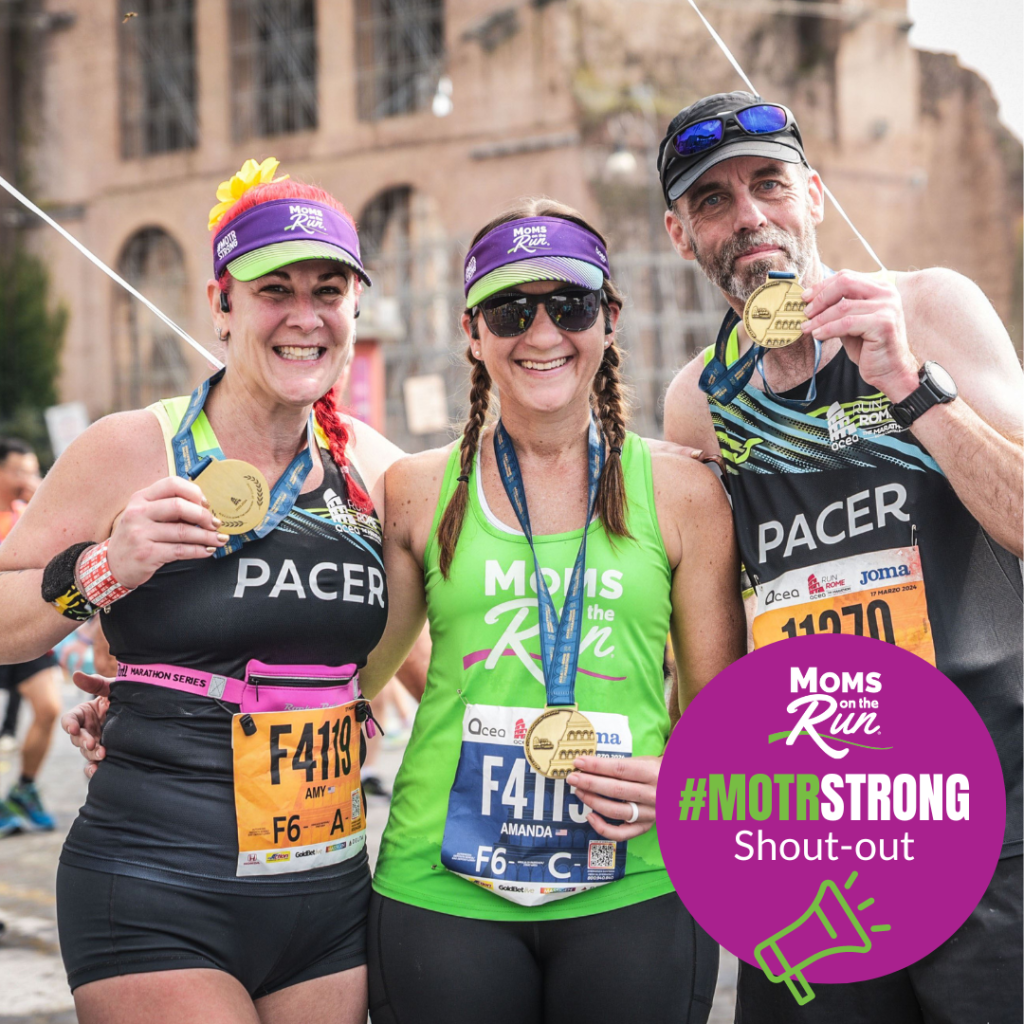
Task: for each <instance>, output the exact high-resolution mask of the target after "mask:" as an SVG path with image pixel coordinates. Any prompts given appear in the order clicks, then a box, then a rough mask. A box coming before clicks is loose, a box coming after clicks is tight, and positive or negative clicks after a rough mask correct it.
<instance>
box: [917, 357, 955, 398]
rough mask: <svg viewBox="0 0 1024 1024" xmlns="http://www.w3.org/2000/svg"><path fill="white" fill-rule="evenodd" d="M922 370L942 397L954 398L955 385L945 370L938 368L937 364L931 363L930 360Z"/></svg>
mask: <svg viewBox="0 0 1024 1024" xmlns="http://www.w3.org/2000/svg"><path fill="white" fill-rule="evenodd" d="M924 368H925V372H926V373H927V374H928V377H929V379H930V380H931V382H932V384H933V385H934V386H935V387H936V389H937V390H939V391H941V392H942V393H943V394H944V395H948V396H949V397H950V398H956V395H957V390H956V383H955V382H954V381H953V378H952V377H951V376H950V375H949V373H947V372H946V370H944V369H943V368H942V367H941V366H939V364H938V363H933V362H931V361H930V360H929V361H928V362H927V363H925V364H924Z"/></svg>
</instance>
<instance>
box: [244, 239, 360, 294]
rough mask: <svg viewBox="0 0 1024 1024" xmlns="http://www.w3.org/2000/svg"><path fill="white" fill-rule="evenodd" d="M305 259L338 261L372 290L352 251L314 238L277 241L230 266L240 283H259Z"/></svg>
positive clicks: (245, 255) (248, 253)
mask: <svg viewBox="0 0 1024 1024" xmlns="http://www.w3.org/2000/svg"><path fill="white" fill-rule="evenodd" d="M302 260H336V261H337V262H339V263H344V264H345V265H346V266H348V267H351V268H352V269H353V270H354V271H355V272H356V273H357V274H358V275H359V277H360V278H361V279H362V281H363V283H364V284H365V285H367V287H369V285H370V283H371V282H370V278H369V277H368V276H367V274H366V271H365V270H363V268H362V267H361V266H360V265H359V261H358V260H357V259H356V257H355V256H353V255H352V254H351V253H350V252H347V251H346V250H345V249H342V248H341V246H339V245H332V244H331V243H330V242H321V241H318V240H314V239H310V240H308V241H297V242H274V243H273V245H265V246H263V247H262V248H261V249H253V250H252V252H247V253H245V254H244V255H242V256H239V257H238V258H237V259H234V260H232V261H231V262H230V263H229V264H228V267H227V269H228V273H229V274H230V275H231V276H232V277H233V278H234V279H235V280H236V281H255V280H256V278H258V277H263V275H264V274H269V273H270V272H271V271H274V270H280V269H281V268H282V267H286V266H288V264H289V263H299V262H301V261H302Z"/></svg>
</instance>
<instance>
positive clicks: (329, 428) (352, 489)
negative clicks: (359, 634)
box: [211, 178, 373, 512]
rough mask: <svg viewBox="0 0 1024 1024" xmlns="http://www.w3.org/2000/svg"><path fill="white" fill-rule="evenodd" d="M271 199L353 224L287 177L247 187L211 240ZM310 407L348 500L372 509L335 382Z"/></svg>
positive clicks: (321, 194)
mask: <svg viewBox="0 0 1024 1024" xmlns="http://www.w3.org/2000/svg"><path fill="white" fill-rule="evenodd" d="M274 199H305V200H306V201H307V202H311V203H323V204H324V205H325V206H330V207H331V208H332V209H335V210H337V211H338V212H339V213H340V214H341V215H342V216H343V217H344V218H345V219H346V220H347V221H348V222H349V223H350V224H351V225H352V226H353V227H355V225H356V222H355V221H354V220H353V219H352V215H351V214H350V213H349V212H348V210H346V209H345V207H344V206H342V205H341V203H339V202H338V200H337V199H335V198H334V196H332V195H331V194H330V193H329V192H325V191H324V190H323V189H322V188H318V187H317V186H316V185H307V184H305V182H302V181H293V180H292V179H291V178H289V179H288V180H286V181H274V182H270V183H268V184H265V185H255V186H253V188H251V189H249V191H248V192H246V193H245V194H244V195H243V196H241V197H240V198H239V200H238V201H237V202H236V203H235V204H234V205H233V206H231V207H229V208H228V209H227V210H226V211H225V212H224V215H223V216H222V217H221V219H220V220H219V221H218V222H217V227H216V230H215V231H214V234H213V242H215V241H216V238H217V235H218V234H220V232H221V230H222V229H223V228H224V225H225V224H227V223H228V222H229V221H232V220H234V219H235V218H236V217H238V216H240V215H241V214H243V213H245V211H246V210H251V209H252V208H253V207H254V206H258V205H259V204H260V203H269V202H271V201H272V200H274ZM211 245H212V242H211ZM228 277H229V275H228V272H227V270H226V269H225V270H224V271H223V273H222V274H221V275H220V278H219V279H218V281H217V284H218V285H219V286H220V290H221V291H222V292H226V291H227V290H228ZM351 280H352V281H353V282H354V286H355V289H356V297H357V298H358V297H359V293H360V292H361V291H362V290H363V283H362V281H361V280H360V279H359V277H358V276H357V275H356V274H353V275H352V276H351ZM313 408H314V410H315V414H316V421H317V423H319V424H320V427H321V429H322V430H323V432H324V433H325V434H326V435H327V441H328V443H329V444H330V448H331V458H332V459H334V461H335V463H336V464H337V466H338V468H339V469H340V470H341V472H342V473H343V474H344V476H345V483H346V485H347V487H348V496H349V500H350V501H351V502H352V504H353V505H354V506H355V507H356V508H357V509H359V510H360V511H361V512H372V511H373V502H372V501H370V496H369V495H368V494H367V493H366V491H365V490H363V488H362V487H360V486H359V484H358V483H357V482H356V480H355V478H354V477H353V476H352V471H351V468H350V466H349V458H348V455H347V449H348V443H349V441H350V440H351V438H350V436H349V429H348V427H347V426H346V424H345V421H344V420H343V419H342V418H341V411H340V409H339V408H338V395H337V384H335V385H334V386H333V387H332V388H331V390H330V391H328V392H327V394H326V395H321V396H320V398H318V399H317V401H316V404H315V405H314V406H313Z"/></svg>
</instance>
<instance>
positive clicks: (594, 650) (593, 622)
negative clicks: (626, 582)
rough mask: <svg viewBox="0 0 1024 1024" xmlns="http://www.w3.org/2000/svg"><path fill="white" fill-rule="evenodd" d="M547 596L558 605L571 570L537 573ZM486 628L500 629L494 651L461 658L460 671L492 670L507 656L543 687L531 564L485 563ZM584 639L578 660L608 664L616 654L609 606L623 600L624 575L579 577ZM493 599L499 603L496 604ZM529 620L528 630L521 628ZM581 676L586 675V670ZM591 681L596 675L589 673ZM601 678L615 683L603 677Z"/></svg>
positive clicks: (592, 572)
mask: <svg viewBox="0 0 1024 1024" xmlns="http://www.w3.org/2000/svg"><path fill="white" fill-rule="evenodd" d="M541 572H542V573H543V574H544V581H545V582H546V583H547V586H548V592H549V593H550V594H551V597H552V599H553V600H555V603H556V605H557V604H559V601H558V594H559V593H563V594H564V593H565V592H567V591H568V589H569V587H570V586H571V584H572V575H573V569H572V567H569V568H567V569H564V570H561V571H560V570H556V569H549V568H545V567H543V566H542V567H541ZM483 584H484V586H483V591H484V593H483V597H484V607H485V608H486V610H485V612H484V623H485V624H486V625H488V626H496V625H497V626H501V627H502V632H501V635H500V636H499V638H498V641H497V643H495V644H494V646H493V647H491V648H489V649H486V650H482V651H476V652H474V653H472V654H469V655H466V656H465V657H464V658H463V667H464V668H469V666H470V665H472V664H475V663H476V662H477V661H485V665H484V667H485V668H488V669H493V668H496V667H497V665H498V664H499V659H500V658H502V657H506V656H514V657H517V658H519V660H520V662H521V663H522V665H523V666H524V667H525V668H526V669H527V671H529V673H530V674H531V675H532V676H533V677H534V678H535V679H536V680H537V681H538V682H539V683H543V682H544V672H543V669H542V668H541V662H540V625H539V623H538V622H537V612H536V609H537V578H536V573H535V572H534V568H533V565H532V563H531V564H530V565H529V566H528V565H527V562H526V559H524V558H517V559H514V560H513V561H511V562H509V563H508V564H507V565H503V564H502V563H501V562H500V561H498V560H497V559H494V558H489V559H487V561H486V562H485V563H484V579H483ZM583 593H584V597H585V599H586V600H585V602H584V606H583V633H582V637H581V639H580V654H581V655H582V654H584V653H585V652H589V653H590V655H591V656H592V657H594V658H609V657H611V656H612V655H614V653H615V644H614V642H613V632H614V623H615V615H616V609H615V607H614V606H612V602H617V601H619V600H620V599H621V598H622V596H623V573H622V572H621V571H620V570H618V569H605V570H604V571H603V572H602V573H601V574H600V575H598V572H597V570H596V569H587V570H586V571H585V572H584V574H583ZM495 599H497V600H495ZM528 619H531V620H532V624H530V625H524V623H526V621H527V620H528ZM579 671H580V672H583V673H584V674H588V672H587V670H586V669H580V670H579ZM589 674H591V675H596V674H598V673H594V672H591V673H589ZM601 678H607V679H610V678H615V679H618V678H619V677H617V676H615V677H613V676H610V675H608V676H605V675H602V676H601Z"/></svg>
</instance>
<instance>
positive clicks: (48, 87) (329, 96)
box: [26, 0, 1021, 448]
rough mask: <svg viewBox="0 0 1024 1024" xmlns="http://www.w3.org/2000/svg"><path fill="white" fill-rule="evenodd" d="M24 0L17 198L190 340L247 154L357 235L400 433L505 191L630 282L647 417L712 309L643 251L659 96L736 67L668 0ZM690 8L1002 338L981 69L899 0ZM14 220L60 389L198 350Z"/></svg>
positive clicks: (1003, 164) (870, 219) (837, 182)
mask: <svg viewBox="0 0 1024 1024" xmlns="http://www.w3.org/2000/svg"><path fill="white" fill-rule="evenodd" d="M45 4H46V8H47V9H49V7H54V8H56V7H59V9H60V13H61V15H62V20H61V21H60V23H59V24H57V25H54V26H52V28H51V30H50V31H48V32H47V33H46V37H45V40H44V44H43V45H42V46H41V48H40V53H41V60H40V62H39V67H38V81H39V83H40V88H39V90H38V97H37V98H36V99H35V100H33V109H32V111H31V117H30V118H29V119H28V123H29V124H30V126H31V132H30V135H29V138H28V148H27V153H28V160H27V163H26V166H28V167H29V168H30V175H29V178H30V181H31V186H32V192H33V195H34V197H35V198H36V199H37V200H39V201H40V202H41V203H43V204H45V205H46V207H47V208H48V209H50V210H51V211H52V212H53V213H54V215H55V216H57V217H58V219H59V220H60V221H61V223H63V224H64V225H65V226H66V227H67V229H68V230H69V231H71V232H72V233H73V234H74V235H76V236H77V237H78V238H80V239H81V240H82V241H83V242H84V243H85V244H86V245H87V246H89V247H90V248H91V249H92V250H93V251H94V252H95V253H97V255H99V256H100V257H101V258H102V259H103V260H104V261H106V262H107V263H108V264H109V265H110V266H112V267H115V268H116V269H118V270H119V271H120V272H121V273H123V274H124V275H125V276H126V277H128V278H129V279H130V280H132V281H133V282H134V283H136V284H137V286H138V287H140V289H141V290H143V291H144V292H145V293H146V294H147V295H148V296H149V297H150V298H151V299H153V300H154V301H155V302H156V303H157V304H158V305H159V306H160V307H161V308H162V309H164V310H165V311H166V312H167V313H168V314H169V315H171V316H172V317H173V318H174V319H176V320H177V322H178V323H180V324H181V325H182V326H183V327H184V328H185V329H186V330H187V331H189V332H190V333H191V334H192V335H193V337H195V338H197V339H198V340H200V341H201V342H202V343H203V344H204V345H206V346H208V347H209V348H211V349H213V348H214V345H215V339H214V336H213V332H212V330H211V327H210V315H209V310H208V307H207V305H206V298H205V284H206V281H207V280H208V278H209V276H210V241H209V234H208V232H207V228H206V219H207V218H206V215H207V211H208V209H209V208H210V206H212V205H213V203H214V192H215V190H216V187H217V184H218V183H219V182H220V181H222V180H223V179H225V178H227V177H229V176H230V175H231V173H232V172H234V171H235V170H236V169H237V168H238V167H239V166H240V164H241V163H242V162H243V160H245V159H246V158H248V157H255V158H257V159H262V158H263V157H265V156H268V155H273V156H276V157H277V158H279V159H280V160H281V163H282V170H283V171H286V172H289V173H290V174H291V175H292V176H294V177H296V178H300V179H302V180H305V181H311V182H315V183H318V184H321V185H323V186H324V187H325V188H327V189H328V190H329V191H331V192H332V193H334V194H335V195H337V196H338V197H339V198H340V199H342V201H343V202H344V203H345V204H346V206H347V207H348V209H349V210H350V211H351V212H352V213H353V215H355V216H356V218H357V220H358V221H359V223H360V228H361V233H362V238H363V245H364V249H367V250H369V257H370V264H371V267H372V268H373V269H374V271H375V278H376V285H375V287H374V288H373V289H372V290H371V292H370V293H369V294H368V296H367V299H366V303H365V309H366V316H365V317H364V318H363V319H361V320H360V331H361V336H362V337H363V338H364V339H368V340H369V339H371V337H372V338H376V339H377V340H378V342H379V345H378V347H377V349H376V355H377V358H378V359H379V360H380V362H381V363H382V366H383V371H384V372H383V387H384V391H385V394H386V402H385V406H384V410H383V411H384V419H383V421H382V425H383V426H384V427H385V428H386V430H387V431H388V433H389V434H390V435H391V436H392V437H393V438H394V439H395V440H396V441H397V442H398V443H400V444H404V445H407V446H409V447H411V448H419V447H423V446H425V445H427V444H435V443H439V442H441V441H443V440H444V439H445V437H446V436H447V435H446V434H445V432H443V431H434V432H433V433H428V434H418V435H415V436H414V435H412V434H411V432H410V430H409V424H408V422H407V420H406V417H405V407H404V404H403V398H402V396H403V383H404V381H405V380H406V379H407V378H408V377H410V376H417V375H424V374H434V373H439V374H441V376H442V377H443V378H444V380H445V381H446V384H447V387H448V389H449V391H450V392H451V400H450V403H449V411H450V413H451V415H452V416H456V415H458V414H459V413H460V412H461V411H462V410H463V408H464V403H463V400H462V394H463V393H464V384H465V375H464V373H463V370H462V368H461V366H460V363H459V353H460V352H461V347H462V346H461V344H460V343H459V342H458V341H457V315H458V312H459V311H460V309H461V289H460V276H461V274H460V271H461V254H462V252H464V247H465V245H466V244H467V242H468V241H469V239H470V237H471V236H472V234H473V233H474V231H475V230H476V229H477V228H478V227H479V226H480V225H481V224H482V223H484V222H485V221H486V220H488V219H489V218H490V217H491V216H493V215H494V214H495V213H496V212H497V211H499V210H500V209H501V208H502V207H503V206H505V205H506V204H507V203H508V202H509V201H510V200H511V199H513V198H515V197H517V196H521V195H525V194H538V193H543V194H547V195H550V196H553V197H557V198H558V199H560V200H562V201H564V202H567V203H570V204H572V205H574V206H576V207H578V208H580V209H581V210H583V211H584V213H585V214H587V215H588V216H590V217H592V218H594V220H595V222H596V223H597V224H598V225H599V226H600V227H601V228H602V229H603V230H606V231H607V232H608V234H609V240H610V243H611V251H612V254H613V269H615V270H616V271H617V273H618V274H619V275H620V276H621V277H622V283H624V284H625V285H626V288H627V291H628V292H629V293H630V296H631V301H630V305H629V307H628V308H627V311H626V312H627V316H626V321H625V323H626V329H625V337H624V342H625V345H626V348H627V349H628V350H629V354H630V356H629V363H628V372H629V373H630V374H631V376H632V377H633V380H634V383H635V387H636V393H637V404H638V411H639V416H638V425H639V426H641V427H642V428H644V429H648V430H657V429H658V427H659V420H660V414H659V412H658V402H659V399H660V396H661V394H662V393H663V390H664V386H665V384H666V382H667V380H668V379H669V378H670V377H671V374H672V372H673V371H674V370H675V369H677V368H678V366H679V365H681V363H682V362H683V361H684V360H685V359H686V358H688V357H689V356H691V355H692V354H693V353H694V352H695V351H696V350H697V348H698V347H700V346H701V345H703V344H706V343H707V341H708V340H709V338H710V337H712V336H713V331H714V327H715V326H716V324H717V321H718V319H719V318H720V315H721V309H722V308H723V304H722V301H721V299H720V297H716V296H714V295H713V294H711V292H710V290H709V289H708V288H707V287H706V286H704V285H703V284H702V282H700V281H699V280H698V279H697V278H696V276H695V275H694V274H693V273H692V268H689V267H684V266H683V265H682V264H681V262H680V261H679V260H678V258H677V257H675V255H674V254H672V253H671V252H670V251H669V250H668V248H667V243H666V240H665V239H664V237H663V235H664V232H663V230H662V229H661V227H660V218H661V215H662V209H663V205H662V202H661V198H660V193H659V192H658V191H657V188H656V181H655V178H654V175H653V169H652V168H651V166H650V162H651V156H652V151H653V150H654V149H656V145H657V141H658V139H660V136H661V133H662V132H663V130H664V127H665V125H666V124H667V122H668V120H669V118H670V117H671V116H672V115H673V114H674V113H675V112H676V111H677V110H678V109H679V108H680V107H681V106H683V105H684V104H686V103H689V102H690V101H692V100H693V99H695V98H697V97H698V96H699V95H702V94H704V93H706V92H710V91H715V90H719V89H731V88H736V87H739V83H738V81H737V78H736V76H735V73H734V72H733V71H732V69H731V68H730V67H729V65H728V64H727V62H726V61H725V58H724V57H723V56H722V55H721V53H720V52H719V51H718V49H717V48H716V47H715V46H714V44H713V43H712V41H711V40H710V38H709V37H708V35H707V33H706V31H705V30H704V29H703V27H702V26H701V25H700V23H699V21H698V20H697V18H696V16H695V15H694V13H693V11H692V10H691V9H690V8H689V6H688V5H686V4H685V3H683V2H681V0H680V2H673V0H527V2H522V0H519V2H514V3H511V4H507V5H506V4H504V3H503V2H502V0H497V2H495V0H403V2H397V0H131V2H128V0H45ZM705 7H706V10H705V13H706V14H707V15H708V17H709V18H710V19H711V20H712V21H713V22H714V23H715V24H716V26H717V27H718V29H719V31H720V33H721V34H722V36H723V37H724V38H725V39H726V40H727V42H728V43H729V44H730V45H731V46H732V47H733V48H734V50H735V52H736V55H737V57H738V58H739V60H740V62H741V63H742V64H743V65H744V67H745V68H746V69H747V71H748V73H749V74H750V75H751V77H752V79H753V80H754V82H755V83H757V84H758V86H759V87H760V89H761V91H762V93H763V94H764V95H765V96H767V97H769V98H775V99H778V100H780V101H782V102H785V103H787V104H788V105H789V106H791V107H792V108H793V109H794V111H795V112H796V114H797V116H798V118H799V119H800V122H801V127H802V129H803V132H804V137H805V141H806V144H807V149H808V152H809V154H810V156H811V159H812V162H813V163H814V164H815V165H816V166H817V167H818V168H819V169H820V170H821V172H822V174H823V176H824V178H825V180H826V182H827V183H829V185H830V186H831V188H832V190H833V191H834V192H835V193H836V194H837V196H839V197H840V199H841V201H842V202H843V204H844V206H845V208H846V209H847V211H848V213H849V214H850V216H851V217H852V218H853V220H854V222H855V223H856V224H857V225H858V227H859V228H860V230H861V231H862V232H863V233H864V234H865V235H866V236H867V237H868V238H869V239H870V240H871V243H872V245H873V246H874V247H875V249H876V251H877V252H878V254H879V255H880V257H881V258H882V259H883V261H885V263H886V264H887V265H888V266H890V267H892V268H896V269H901V268H908V267H915V266H916V267H920V266H926V265H932V264H943V265H946V266H951V267H954V268H956V269H958V270H960V271H962V272H963V273H965V274H968V275H969V276H971V277H973V278H974V279H976V280H977V281H978V282H979V283H980V284H981V285H982V286H983V287H984V288H985V290H986V292H987V293H988V295H989V297H990V298H991V300H992V302H993V303H994V304H995V306H996V308H997V309H998V310H999V312H1000V314H1001V315H1002V316H1003V317H1004V320H1006V321H1007V322H1008V323H1010V324H1011V326H1012V327H1013V329H1014V330H1015V331H1016V335H1017V340H1018V344H1019V337H1020V325H1019V321H1020V292H1019V288H1020V268H1019V252H1020V222H1021V188H1020V184H1021V147H1020V143H1019V142H1017V141H1016V140H1015V139H1013V137H1012V136H1011V135H1010V134H1009V133H1008V132H1007V131H1006V129H1005V128H1003V127H1002V126H1001V125H1000V124H999V122H998V121H997V119H996V108H995V103H994V101H993V99H992V97H991V94H990V92H989V90H988V88H987V86H986V85H985V84H984V83H983V82H982V81H981V80H980V79H979V78H978V77H977V76H976V75H974V74H972V73H971V72H968V71H965V70H963V69H962V68H960V67H959V66H958V65H957V64H956V62H955V60H953V59H952V58H949V57H945V56H939V55H934V54H927V53H919V52H917V51H915V50H913V49H912V48H911V47H910V46H909V44H908V42H907V28H908V27H909V26H908V23H907V22H906V17H905V7H904V5H903V3H902V2H901V0H872V3H871V7H872V10H871V12H869V13H868V14H867V15H865V16H863V17H861V18H859V19H856V20H855V19H850V18H848V17H847V16H846V15H845V13H844V11H845V10H846V7H845V5H844V6H843V8H842V10H841V9H840V7H839V6H838V5H835V4H830V3H827V2H807V3H806V4H805V2H804V0H708V2H707V4H706V5H705ZM805 11H806V12H808V13H806V14H805V13H804V12H805ZM439 115H442V116H439ZM30 230H31V237H32V245H33V247H34V248H36V249H37V251H39V252H41V253H43V254H44V255H45V257H46V259H47V261H48V263H49V265H50V267H51V269H52V274H53V281H54V286H55V292H56V294H57V295H58V296H59V297H60V298H61V299H62V300H63V301H64V302H65V303H66V304H67V306H68V308H69V310H70V312H71V319H70V324H69V330H68V337H67V343H66V349H65V354H64V363H63V374H62V377H61V382H60V386H61V393H62V397H63V398H64V400H82V401H84V402H85V403H86V404H87V405H88V407H89V410H90V412H91V413H92V414H93V415H100V414H102V413H105V412H107V411H110V410H112V409H117V408H124V407H127V406H132V405H138V404H140V403H145V402H148V401H152V400H153V399H154V398H155V397H157V396H158V395H161V394H168V393H176V392H180V391H181V390H183V389H185V388H188V387H190V386H192V385H193V384H194V382H195V381H196V380H197V379H198V378H199V376H200V375H201V374H202V372H203V368H204V363H203V361H202V359H201V358H199V357H198V356H197V355H196V354H195V353H193V352H192V351H191V350H190V349H188V348H187V346H185V345H184V344H183V343H181V342H179V341H178V340H177V339H176V338H175V337H174V336H173V335H172V334H170V333H169V332H167V330H166V329H165V328H163V327H162V326H161V325H159V323H158V322H157V321H156V320H155V319H154V318H152V317H151V315H150V314H149V313H147V312H146V311H145V310H144V309H142V308H141V307H140V306H139V305H138V304H137V303H134V302H133V301H131V300H129V299H127V298H126V297H125V296H124V295H123V294H122V293H121V292H120V291H119V290H118V289H117V287H116V286H115V285H114V284H113V283H112V282H110V281H109V280H108V279H107V278H105V277H103V276H102V275H101V274H100V273H99V272H98V271H97V270H96V269H95V268H94V267H92V266H91V265H90V264H88V263H87V262H86V261H85V260H84V259H83V258H82V257H81V256H80V255H79V254H77V253H76V252H74V250H73V249H71V247H70V246H68V245H67V244H66V243H65V242H64V241H62V240H61V239H60V238H59V237H58V236H57V235H56V234H55V233H53V232H51V231H49V230H48V229H45V228H32V229H30ZM821 239H822V245H823V248H824V251H825V254H826V257H827V259H828V261H829V262H830V263H831V265H833V266H851V267H854V268H855V269H862V270H870V269H873V267H872V266H871V262H870V260H869V259H868V258H867V257H866V255H865V253H864V251H863V249H861V247H860V245H859V243H857V242H856V240H855V239H854V237H853V235H852V233H851V232H850V230H849V229H848V228H847V227H846V226H845V225H844V224H843V223H842V222H841V220H840V219H839V218H838V216H836V214H835V211H834V210H831V209H830V210H829V211H828V215H827V220H826V223H825V225H824V226H823V229H822V232H821ZM616 255H617V259H616V258H614V257H615V256H616ZM214 351H216V350H215V349H214Z"/></svg>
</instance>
